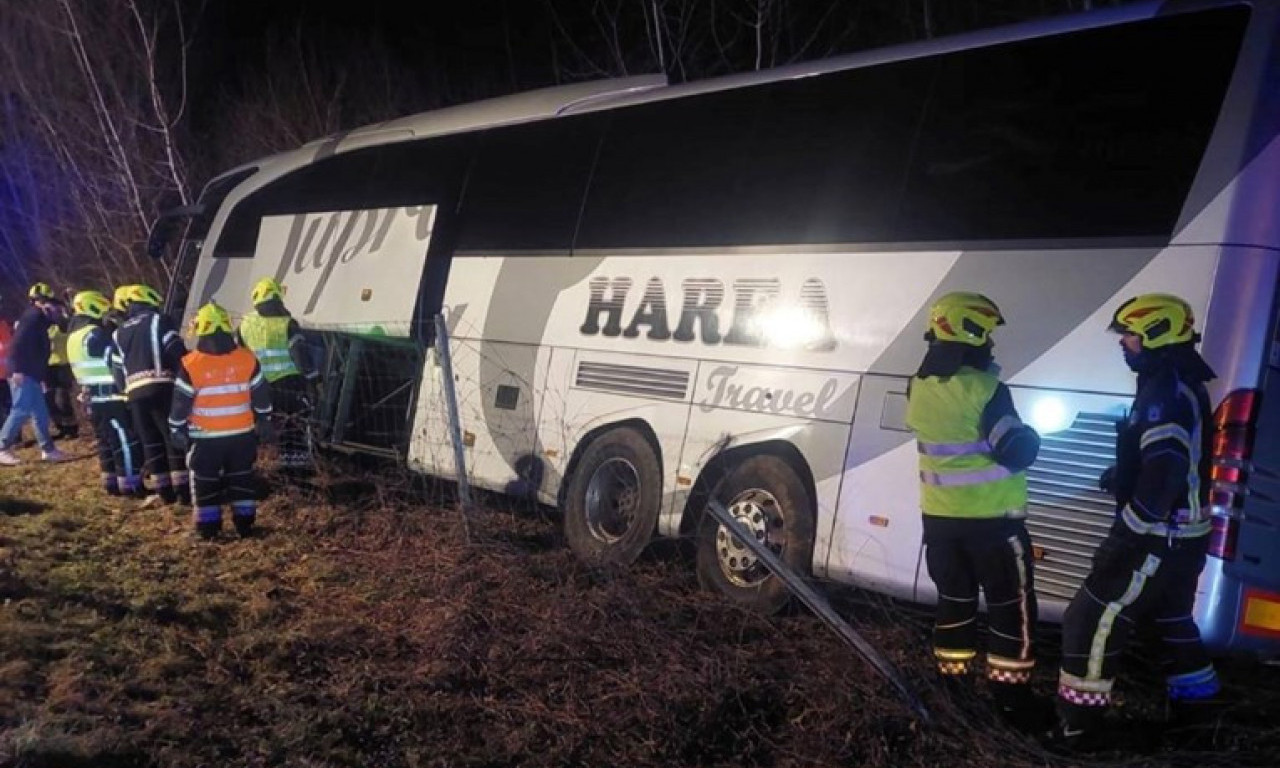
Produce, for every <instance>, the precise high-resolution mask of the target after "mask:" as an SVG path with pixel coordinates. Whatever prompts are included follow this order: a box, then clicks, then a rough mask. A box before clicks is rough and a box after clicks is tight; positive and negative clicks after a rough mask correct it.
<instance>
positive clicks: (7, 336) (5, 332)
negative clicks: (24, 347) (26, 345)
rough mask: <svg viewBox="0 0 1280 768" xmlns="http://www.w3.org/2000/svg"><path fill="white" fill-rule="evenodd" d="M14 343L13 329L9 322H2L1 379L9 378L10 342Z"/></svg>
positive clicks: (0, 346) (0, 339)
mask: <svg viewBox="0 0 1280 768" xmlns="http://www.w3.org/2000/svg"><path fill="white" fill-rule="evenodd" d="M11 341H13V328H11V327H9V321H8V320H0V379H7V378H9V342H11Z"/></svg>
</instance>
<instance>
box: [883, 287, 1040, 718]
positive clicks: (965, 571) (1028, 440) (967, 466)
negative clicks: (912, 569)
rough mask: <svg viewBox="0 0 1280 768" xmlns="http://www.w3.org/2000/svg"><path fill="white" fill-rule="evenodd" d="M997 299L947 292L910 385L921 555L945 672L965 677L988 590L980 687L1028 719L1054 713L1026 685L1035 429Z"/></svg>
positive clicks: (1032, 619)
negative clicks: (996, 342) (996, 350)
mask: <svg viewBox="0 0 1280 768" xmlns="http://www.w3.org/2000/svg"><path fill="white" fill-rule="evenodd" d="M1003 323H1004V317H1003V316H1002V315H1001V313H1000V309H999V308H998V307H997V306H996V305H995V303H994V302H992V301H991V300H990V299H988V298H987V297H986V296H983V295H981V294H977V293H964V292H956V293H949V294H947V295H945V296H943V297H941V298H940V299H938V301H937V303H935V304H934V305H933V307H932V308H930V310H929V328H928V331H927V333H926V334H925V339H926V340H927V341H928V342H929V349H928V351H927V352H925V356H924V360H923V361H922V362H921V364H920V370H919V371H918V372H917V373H916V375H915V377H913V378H912V379H911V383H910V387H909V389H908V393H907V426H909V427H910V428H911V431H912V433H913V434H914V435H915V437H916V441H917V443H918V445H917V450H918V452H919V457H920V506H921V510H922V511H923V513H924V521H923V527H924V544H925V564H926V566H927V567H928V570H929V576H930V578H932V579H933V582H934V585H935V586H936V587H937V590H938V612H937V618H936V622H935V625H934V635H933V638H934V639H933V644H934V659H935V662H936V664H937V668H938V672H939V674H940V675H942V677H943V679H944V680H949V681H951V683H952V684H955V683H956V682H959V681H964V680H967V679H969V678H970V674H971V672H972V671H973V670H972V667H973V662H974V661H975V660H976V658H977V655H978V651H977V642H978V623H977V622H978V594H979V590H981V592H982V593H983V594H984V595H985V596H986V598H987V614H988V625H989V626H988V633H987V653H986V673H987V686H988V688H989V690H990V691H991V692H992V695H993V696H994V698H995V700H996V705H997V707H998V708H999V710H1000V712H1001V714H1002V715H1003V716H1004V717H1005V718H1006V719H1007V720H1009V722H1010V724H1012V725H1014V726H1015V727H1018V728H1023V729H1026V730H1037V729H1043V728H1045V727H1047V726H1048V724H1049V721H1048V720H1047V719H1044V718H1045V714H1046V713H1045V709H1044V707H1041V706H1036V702H1035V700H1034V698H1033V697H1032V696H1031V693H1030V683H1031V673H1032V671H1033V670H1034V669H1035V663H1036V662H1035V652H1034V651H1035V649H1034V644H1033V642H1032V633H1033V632H1034V631H1035V624H1036V597H1035V591H1034V585H1033V571H1032V558H1031V539H1030V536H1029V535H1028V533H1027V526H1026V516H1027V477H1026V472H1025V470H1026V468H1027V467H1029V466H1030V465H1031V463H1032V462H1034V461H1035V458H1036V455H1037V454H1038V452H1039V450H1040V436H1039V435H1038V434H1036V431H1035V430H1034V429H1032V428H1031V427H1030V426H1028V425H1026V424H1024V423H1022V419H1020V418H1019V417H1018V411H1017V409H1016V408H1014V404H1013V396H1012V395H1011V394H1010V392H1009V388H1008V387H1007V386H1005V384H1004V383H1003V382H1001V381H1000V379H999V376H998V375H997V371H998V368H996V366H995V365H994V363H993V362H992V355H991V349H992V342H991V332H992V331H994V330H995V328H996V326H998V325H1002V324H1003Z"/></svg>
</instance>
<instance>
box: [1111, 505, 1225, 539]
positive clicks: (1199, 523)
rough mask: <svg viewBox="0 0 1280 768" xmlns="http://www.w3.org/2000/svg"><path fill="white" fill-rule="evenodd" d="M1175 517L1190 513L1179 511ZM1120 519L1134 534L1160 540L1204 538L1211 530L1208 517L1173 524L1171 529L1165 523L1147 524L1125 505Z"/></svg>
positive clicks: (1187, 515)
mask: <svg viewBox="0 0 1280 768" xmlns="http://www.w3.org/2000/svg"><path fill="white" fill-rule="evenodd" d="M1175 516H1176V517H1184V516H1185V517H1190V511H1189V510H1180V511H1179V512H1177V513H1176V514H1175ZM1120 519H1121V520H1124V524H1125V525H1126V526H1128V528H1129V530H1131V531H1133V532H1134V533H1141V534H1145V535H1148V536H1159V537H1160V538H1162V539H1194V538H1196V537H1198V536H1204V535H1205V534H1206V533H1208V532H1209V531H1210V530H1211V529H1212V528H1213V521H1211V520H1210V519H1209V518H1208V517H1203V518H1201V519H1199V520H1196V521H1195V522H1187V523H1186V524H1185V525H1178V524H1175V525H1173V526H1172V527H1170V526H1169V525H1168V524H1167V523H1149V522H1147V521H1146V520H1143V519H1142V518H1141V517H1139V516H1138V513H1137V512H1134V511H1133V509H1132V508H1131V507H1130V506H1129V505H1128V504H1126V505H1125V507H1124V509H1122V510H1120Z"/></svg>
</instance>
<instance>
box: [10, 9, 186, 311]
mask: <svg viewBox="0 0 1280 768" xmlns="http://www.w3.org/2000/svg"><path fill="white" fill-rule="evenodd" d="M191 12H192V10H191V9H190V7H188V8H186V9H184V8H183V7H181V6H180V5H179V2H178V0H164V1H162V0H97V1H95V0H53V1H52V2H43V1H41V0H8V2H7V3H6V9H5V13H4V14H3V15H2V16H0V62H2V63H3V66H4V68H5V70H6V73H7V75H8V77H7V78H6V82H7V84H6V86H5V90H4V92H3V94H0V95H3V97H4V99H5V121H4V123H3V131H4V133H3V143H2V144H0V147H2V148H3V159H0V162H2V163H3V164H4V167H5V168H6V170H8V169H11V168H18V169H24V173H23V174H22V175H21V176H20V177H17V180H14V181H11V186H13V187H14V189H11V190H10V192H9V194H8V196H7V202H8V205H7V206H6V208H5V209H4V210H5V211H6V218H5V221H6V223H9V222H13V221H21V222H25V225H24V226H23V227H21V228H20V229H19V230H18V231H19V232H21V233H22V234H21V237H10V238H9V240H7V241H6V244H5V248H4V251H3V252H2V253H0V258H2V259H4V260H6V261H7V262H8V263H7V264H6V265H5V267H4V269H3V270H0V275H3V276H4V277H6V278H7V279H8V280H10V281H14V280H19V281H22V282H26V281H29V280H32V279H46V280H52V281H57V282H61V283H63V284H66V285H70V284H72V283H75V284H96V285H100V286H108V285H111V284H113V283H115V282H118V281H120V280H123V279H134V280H139V279H146V280H157V279H159V278H161V277H162V276H163V274H162V272H163V270H162V268H161V267H159V266H158V265H157V264H156V263H155V262H152V261H149V260H148V259H146V257H145V256H144V255H143V253H142V250H143V249H142V247H141V244H142V243H143V242H144V241H145V237H146V231H147V227H148V225H149V223H150V221H151V220H152V219H153V218H154V216H155V214H156V213H157V211H158V209H159V208H160V207H161V206H162V205H163V204H165V203H166V202H187V201H189V200H190V198H191V190H190V187H189V184H188V181H187V171H186V162H185V159H184V154H183V151H182V147H181V145H182V141H183V137H182V131H183V125H184V119H185V88H186V82H185V70H186V55H187V47H188V43H189V41H188V40H187V37H186V26H185V24H184V15H183V14H184V13H191ZM197 12H198V10H197ZM168 44H171V45H172V50H169V51H167V52H165V54H164V61H165V64H172V63H176V64H177V68H176V73H177V74H176V76H170V75H168V74H165V75H162V74H161V73H162V72H163V73H168V72H169V71H171V70H170V69H169V67H168V66H162V64H161V57H162V53H161V51H160V47H161V46H162V45H168ZM171 93H172V94H174V95H173V96H170V94H171ZM36 164H38V167H37V165H36ZM10 178H11V179H13V178H14V177H10Z"/></svg>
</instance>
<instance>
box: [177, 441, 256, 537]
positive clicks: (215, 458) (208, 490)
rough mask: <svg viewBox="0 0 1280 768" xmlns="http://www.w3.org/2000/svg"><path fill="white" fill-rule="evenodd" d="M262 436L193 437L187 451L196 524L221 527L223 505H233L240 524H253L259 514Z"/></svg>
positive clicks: (235, 519)
mask: <svg viewBox="0 0 1280 768" xmlns="http://www.w3.org/2000/svg"><path fill="white" fill-rule="evenodd" d="M257 458H258V439H257V437H256V436H255V435H254V434H253V433H252V432H246V433H244V434H239V435H228V436H226V437H193V438H192V439H191V448H190V450H188V451H187V466H189V467H190V468H191V496H192V498H193V500H194V502H195V507H196V526H197V528H200V527H202V526H210V527H212V528H213V529H217V528H218V527H220V526H221V525H222V506H223V505H224V504H227V505H230V506H231V514H232V516H233V519H234V522H235V524H236V528H237V529H240V528H243V527H246V526H251V525H252V524H253V520H254V517H255V516H256V514H257V497H258V494H257V480H256V478H255V477H254V472H253V465H254V463H255V462H256V460H257Z"/></svg>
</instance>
